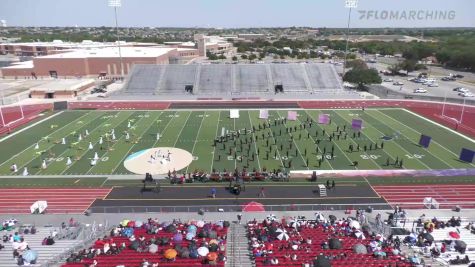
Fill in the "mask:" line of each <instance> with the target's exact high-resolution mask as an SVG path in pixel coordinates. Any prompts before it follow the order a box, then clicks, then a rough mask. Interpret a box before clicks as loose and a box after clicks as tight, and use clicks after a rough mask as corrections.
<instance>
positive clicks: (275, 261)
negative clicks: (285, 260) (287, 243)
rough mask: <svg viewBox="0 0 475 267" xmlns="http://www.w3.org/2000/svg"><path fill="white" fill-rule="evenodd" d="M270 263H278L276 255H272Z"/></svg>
mask: <svg viewBox="0 0 475 267" xmlns="http://www.w3.org/2000/svg"><path fill="white" fill-rule="evenodd" d="M270 264H271V265H279V260H278V259H277V258H276V257H273V258H272V260H271V261H270Z"/></svg>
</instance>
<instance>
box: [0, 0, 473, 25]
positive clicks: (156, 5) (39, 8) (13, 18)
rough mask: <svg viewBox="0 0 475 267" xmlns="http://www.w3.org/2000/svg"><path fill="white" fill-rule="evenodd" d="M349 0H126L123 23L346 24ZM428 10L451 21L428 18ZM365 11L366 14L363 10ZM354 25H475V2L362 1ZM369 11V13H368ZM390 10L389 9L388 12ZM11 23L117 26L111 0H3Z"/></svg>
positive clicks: (0, 11) (2, 13) (1, 7)
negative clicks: (403, 15)
mask: <svg viewBox="0 0 475 267" xmlns="http://www.w3.org/2000/svg"><path fill="white" fill-rule="evenodd" d="M344 2H345V1H344V0H181V1H177V0H167V1H164V0H122V6H123V7H122V8H120V10H119V24H120V25H121V26H149V27H171V26H172V27H224V28H232V27H281V26H283V27H286V26H311V27H346V21H347V16H348V10H347V9H345V8H344ZM411 10H414V11H416V12H422V13H420V14H422V15H421V17H422V19H415V20H408V19H399V20H397V19H384V20H383V19H376V18H374V17H375V15H372V16H371V17H370V18H361V16H362V15H361V14H362V12H369V11H371V12H373V13H372V14H376V13H375V12H379V14H382V13H381V12H386V11H387V12H391V11H392V12H395V11H398V12H400V13H399V14H401V13H402V12H406V13H407V14H408V13H409V12H410V11H411ZM427 11H436V12H452V13H451V14H454V16H453V18H452V19H427V18H426V15H425V14H427ZM360 12H361V13H360ZM352 14H353V15H352V23H351V26H352V27H475V1H473V0H419V1H417V0H359V2H358V8H357V10H355V12H353V13H352ZM366 14H368V13H366ZM386 14H387V13H386ZM0 19H5V20H7V24H8V25H9V26H74V25H78V26H112V25H113V24H114V17H113V11H112V10H111V9H110V8H108V7H107V0H74V1H72V0H0Z"/></svg>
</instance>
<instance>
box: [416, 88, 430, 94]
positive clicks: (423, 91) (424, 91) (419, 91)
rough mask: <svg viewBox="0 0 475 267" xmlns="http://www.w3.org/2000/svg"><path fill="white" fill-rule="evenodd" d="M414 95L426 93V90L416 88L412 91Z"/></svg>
mask: <svg viewBox="0 0 475 267" xmlns="http://www.w3.org/2000/svg"><path fill="white" fill-rule="evenodd" d="M414 93H427V90H426V89H424V88H417V89H415V90H414Z"/></svg>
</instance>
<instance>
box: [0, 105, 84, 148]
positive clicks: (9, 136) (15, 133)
mask: <svg viewBox="0 0 475 267" xmlns="http://www.w3.org/2000/svg"><path fill="white" fill-rule="evenodd" d="M63 112H64V111H60V112H58V113H56V114H54V115H51V116H49V117H47V118H44V119H42V120H40V121H37V122H35V123H33V124H31V125H29V126H27V127H25V128H23V129H21V130H18V131H16V132H14V133H13V134H9V135H7V136H5V137H3V138H2V139H0V143H1V142H3V141H5V140H7V139H9V138H12V137H13V136H15V135H17V134H19V133H21V132H24V131H26V130H28V129H30V128H31V127H34V126H36V125H38V124H40V123H43V122H45V121H47V120H50V119H52V118H54V117H56V116H58V115H60V114H62V113H63ZM86 114H87V113H86ZM86 114H85V115H86ZM58 130H59V129H58Z"/></svg>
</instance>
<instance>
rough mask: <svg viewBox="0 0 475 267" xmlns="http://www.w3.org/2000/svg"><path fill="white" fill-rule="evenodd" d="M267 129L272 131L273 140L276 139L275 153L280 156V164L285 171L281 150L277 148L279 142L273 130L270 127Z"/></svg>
mask: <svg viewBox="0 0 475 267" xmlns="http://www.w3.org/2000/svg"><path fill="white" fill-rule="evenodd" d="M266 122H268V123H269V120H267V121H266ZM267 129H268V130H269V131H270V133H271V136H272V139H274V143H275V151H277V154H279V159H280V164H282V168H283V169H284V170H285V165H284V162H283V161H282V157H281V156H280V150H279V149H278V148H277V140H276V139H275V136H274V132H273V131H272V129H271V128H270V127H269V128H267Z"/></svg>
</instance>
